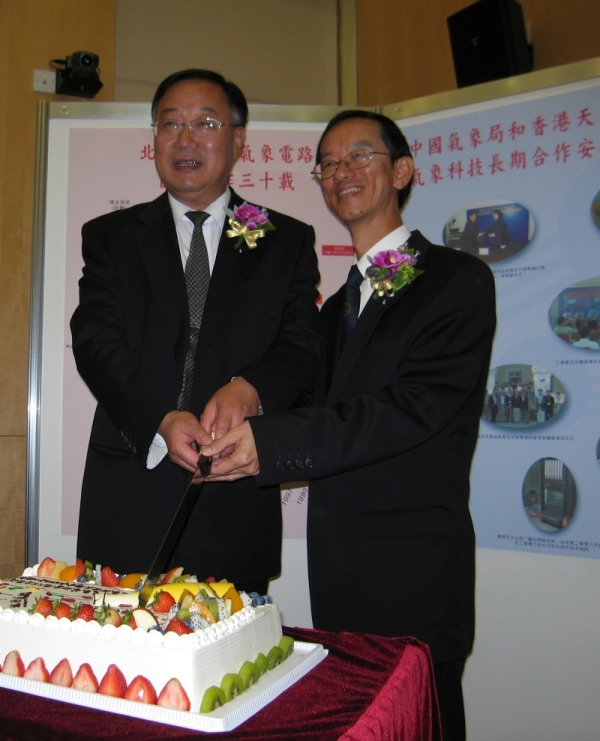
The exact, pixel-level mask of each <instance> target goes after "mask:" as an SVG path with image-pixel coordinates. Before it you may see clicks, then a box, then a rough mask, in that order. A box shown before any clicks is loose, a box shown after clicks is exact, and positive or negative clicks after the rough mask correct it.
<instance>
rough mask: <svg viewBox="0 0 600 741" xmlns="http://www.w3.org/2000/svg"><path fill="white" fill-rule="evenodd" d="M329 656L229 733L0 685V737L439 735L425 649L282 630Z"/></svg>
mask: <svg viewBox="0 0 600 741" xmlns="http://www.w3.org/2000/svg"><path fill="white" fill-rule="evenodd" d="M284 633H285V634H286V635H289V636H292V638H294V640H297V641H304V642H308V643H320V644H322V645H323V646H324V647H325V648H327V649H328V650H329V656H327V658H326V659H325V660H324V661H323V662H321V663H320V664H319V665H318V666H316V667H315V668H314V669H313V670H312V671H311V672H310V673H309V674H307V675H306V676H305V677H303V678H302V679H300V680H299V681H298V682H296V683H295V684H294V685H293V686H292V687H290V688H289V689H288V690H286V691H285V692H284V693H283V694H282V695H280V696H279V697H278V698H276V699H275V700H274V701H273V702H272V703H270V704H269V705H267V706H266V707H265V708H263V709H262V710H261V711H260V712H258V713H257V714H256V715H254V716H253V717H252V718H249V719H248V720H247V721H246V722H245V723H243V724H242V725H240V726H239V727H238V728H236V729H235V730H234V731H226V732H224V733H202V732H200V731H190V730H187V729H183V728H178V727H175V726H168V725H164V724H162V723H154V722H151V721H147V720H139V719H137V718H130V717H128V716H124V715H117V714H114V713H107V712H104V711H101V710H94V709H89V708H84V707H81V706H78V705H70V704H68V703H64V702H58V701H56V700H49V699H47V698H43V697H36V696H34V695H28V694H26V693H23V692H16V691H14V690H7V689H1V690H0V739H1V741H89V740H90V739H93V740H97V741H125V740H126V739H127V740H128V741H133V739H136V740H137V739H144V741H154V740H155V739H156V740H159V739H160V740H161V741H185V740H186V739H195V738H198V737H204V738H210V739H214V741H217V740H218V741H233V740H234V739H236V740H238V741H241V740H243V739H252V741H266V740H267V739H268V741H278V740H281V739H309V740H311V741H329V740H330V739H331V741H334V739H336V740H337V739H343V741H365V740H366V739H369V740H371V739H372V741H383V740H385V741H440V739H441V732H440V723H439V710H438V705H437V697H436V692H435V686H434V679H433V666H432V664H431V657H430V654H429V649H428V647H427V646H426V645H425V644H424V643H421V642H420V641H417V640H416V639H415V638H384V637H381V636H372V635H360V634H356V633H327V632H324V631H318V630H309V629H300V628H284Z"/></svg>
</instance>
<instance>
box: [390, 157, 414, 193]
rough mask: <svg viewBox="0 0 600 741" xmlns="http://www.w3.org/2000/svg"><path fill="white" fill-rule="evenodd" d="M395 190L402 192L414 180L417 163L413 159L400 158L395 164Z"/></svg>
mask: <svg viewBox="0 0 600 741" xmlns="http://www.w3.org/2000/svg"><path fill="white" fill-rule="evenodd" d="M393 167H394V188H396V189H397V190H402V188H404V187H405V186H406V185H408V184H409V183H410V181H411V180H412V176H413V174H414V172H415V163H414V162H413V158H412V157H400V158H398V159H397V160H396V161H395V162H394V163H393Z"/></svg>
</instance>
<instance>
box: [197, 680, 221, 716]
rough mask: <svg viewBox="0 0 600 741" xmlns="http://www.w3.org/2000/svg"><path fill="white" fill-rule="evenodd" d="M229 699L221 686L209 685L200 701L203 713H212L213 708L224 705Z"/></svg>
mask: <svg viewBox="0 0 600 741" xmlns="http://www.w3.org/2000/svg"><path fill="white" fill-rule="evenodd" d="M226 702H227V700H226V699H225V693H224V692H223V690H222V689H221V688H220V687H215V686H214V685H213V686H212V687H209V688H208V689H207V690H206V692H205V693H204V695H203V697H202V702H201V703H200V712H201V713H212V711H213V710H216V709H217V708H220V707H223V705H225V703H226Z"/></svg>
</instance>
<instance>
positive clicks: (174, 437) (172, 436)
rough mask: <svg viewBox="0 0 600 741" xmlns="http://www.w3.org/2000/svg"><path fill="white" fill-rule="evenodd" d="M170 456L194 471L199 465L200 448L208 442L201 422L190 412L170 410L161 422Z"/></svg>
mask: <svg viewBox="0 0 600 741" xmlns="http://www.w3.org/2000/svg"><path fill="white" fill-rule="evenodd" d="M158 433H159V435H162V436H163V438H164V440H165V442H166V444H167V450H168V451H169V458H170V459H171V460H172V461H173V463H176V464H177V465H178V466H181V467H182V468H185V469H186V470H188V471H192V472H194V471H195V470H196V468H197V466H198V448H199V446H200V445H202V443H203V442H207V439H206V433H205V431H204V429H203V427H202V425H201V424H200V422H199V421H198V420H197V419H196V417H194V415H193V414H191V413H190V412H179V411H174V412H169V413H168V414H167V415H166V416H165V417H164V419H163V421H162V422H161V423H160V427H159V428H158Z"/></svg>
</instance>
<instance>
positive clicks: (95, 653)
mask: <svg viewBox="0 0 600 741" xmlns="http://www.w3.org/2000/svg"><path fill="white" fill-rule="evenodd" d="M26 573H27V572H26ZM107 593H110V594H115V593H116V594H122V595H123V599H124V601H127V600H128V599H130V597H131V595H132V594H136V593H132V592H131V591H127V590H119V589H115V588H107V587H101V586H99V585H96V584H93V583H84V584H79V583H76V582H60V581H58V580H55V579H49V578H43V577H37V576H23V577H17V578H14V579H8V580H3V581H1V582H0V664H3V663H5V661H6V658H5V657H7V655H8V654H9V653H10V652H12V651H18V652H19V654H20V658H21V660H22V661H23V664H24V666H25V667H28V665H29V664H30V663H31V662H32V661H34V660H35V659H38V658H40V657H41V658H42V659H43V660H44V664H45V666H46V668H47V670H48V672H52V670H53V669H54V668H55V667H56V665H57V664H59V662H61V661H62V660H63V659H65V658H66V659H67V660H68V661H69V664H70V667H71V670H72V673H73V675H75V674H76V673H77V671H78V669H79V668H80V666H81V665H82V664H84V663H87V664H89V665H90V666H91V668H92V670H93V672H94V674H95V676H96V677H97V679H98V682H100V681H101V680H102V678H103V677H104V675H105V673H106V672H107V669H108V667H109V665H111V664H115V665H116V666H117V667H118V668H119V669H120V670H121V672H122V673H123V675H124V676H125V679H126V681H127V683H128V685H129V684H130V683H131V681H132V680H133V679H134V677H137V676H138V675H142V676H143V677H145V678H146V679H148V680H149V681H150V682H151V683H152V685H153V687H154V689H155V690H156V693H157V694H159V693H160V692H161V690H162V689H163V687H164V686H165V685H166V684H167V683H168V682H169V680H171V679H172V678H173V677H174V678H176V679H178V680H179V682H180V683H181V686H182V687H183V689H184V690H185V692H186V693H187V696H188V697H189V700H190V703H191V710H192V712H196V713H197V712H199V709H200V703H201V701H202V697H203V694H204V692H205V690H206V689H207V688H208V687H210V686H211V685H216V686H219V684H220V683H221V680H222V679H223V676H224V675H225V674H228V673H237V672H239V670H240V667H241V666H242V664H244V662H246V661H254V660H255V659H256V657H257V655H258V654H259V653H262V654H265V655H266V654H268V653H269V651H270V650H271V649H272V648H273V647H274V646H277V645H278V644H279V642H280V640H281V637H282V631H281V617H280V613H279V608H278V607H277V605H273V604H267V605H262V606H258V607H250V606H247V607H244V608H243V609H241V610H239V611H238V612H236V613H235V614H233V615H231V617H229V618H226V619H223V620H220V621H219V622H216V623H215V624H214V625H210V627H207V628H204V629H201V630H195V631H194V632H192V633H189V634H186V635H177V634H176V633H170V632H167V633H165V634H163V633H162V632H161V631H159V630H150V631H148V632H146V631H144V630H141V629H140V628H136V629H135V630H132V628H131V627H129V626H128V625H120V626H119V627H118V628H117V627H115V626H114V625H106V624H105V625H102V626H101V625H100V624H99V623H98V622H96V621H95V620H91V621H90V622H85V621H84V620H81V619H75V620H70V619H68V618H66V617H61V618H57V617H55V616H53V615H49V616H47V617H44V616H43V615H41V614H32V613H31V610H32V608H33V606H34V605H35V603H36V602H37V600H38V599H40V598H41V597H43V596H46V594H50V595H53V598H54V599H57V598H61V599H62V600H63V601H64V600H67V601H72V602H73V603H81V602H83V603H91V604H98V601H99V599H101V598H102V596H103V595H105V594H107ZM113 601H115V598H113ZM116 602H117V603H118V602H119V597H117V598H116ZM76 691H78V690H75V689H73V692H76Z"/></svg>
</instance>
